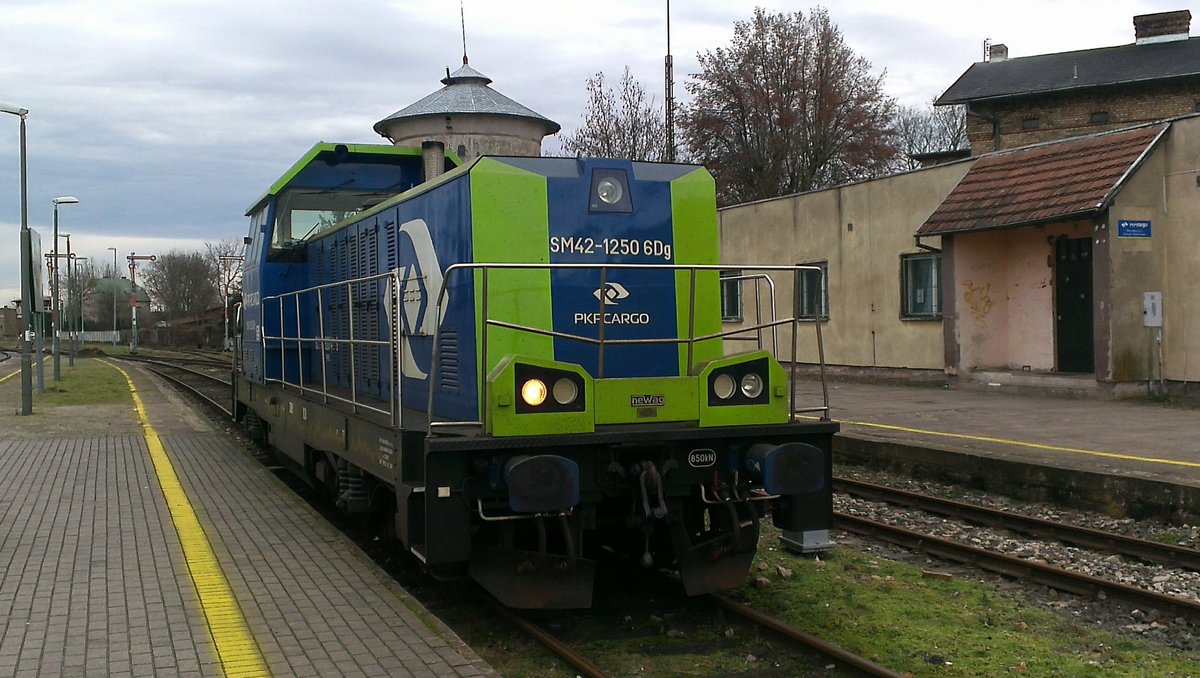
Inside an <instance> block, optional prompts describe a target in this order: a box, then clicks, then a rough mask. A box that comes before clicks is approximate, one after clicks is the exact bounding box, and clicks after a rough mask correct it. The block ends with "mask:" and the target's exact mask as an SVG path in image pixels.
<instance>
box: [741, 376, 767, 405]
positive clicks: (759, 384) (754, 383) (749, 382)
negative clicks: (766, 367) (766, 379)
mask: <svg viewBox="0 0 1200 678" xmlns="http://www.w3.org/2000/svg"><path fill="white" fill-rule="evenodd" d="M762 390H763V380H762V377H760V376H758V375H757V374H755V373H753V372H751V373H749V374H747V375H745V376H744V377H742V395H744V396H746V397H747V398H750V399H751V400H753V399H755V398H757V397H758V396H759V395H761V394H762Z"/></svg>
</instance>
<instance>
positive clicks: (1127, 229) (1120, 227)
mask: <svg viewBox="0 0 1200 678" xmlns="http://www.w3.org/2000/svg"><path fill="white" fill-rule="evenodd" d="M1117 237H1118V238H1149V237H1150V222H1149V221H1131V220H1129V219H1120V220H1118V221H1117Z"/></svg>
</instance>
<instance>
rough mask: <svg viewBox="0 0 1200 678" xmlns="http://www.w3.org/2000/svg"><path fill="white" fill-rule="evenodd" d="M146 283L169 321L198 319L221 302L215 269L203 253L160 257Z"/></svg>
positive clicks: (152, 264)
mask: <svg viewBox="0 0 1200 678" xmlns="http://www.w3.org/2000/svg"><path fill="white" fill-rule="evenodd" d="M143 280H144V282H145V285H146V289H147V290H149V292H150V294H151V296H153V297H154V299H155V300H156V301H157V302H158V304H159V305H160V306H161V307H162V310H163V317H164V318H165V319H167V320H175V319H178V318H185V317H188V316H198V315H200V314H201V313H203V312H204V311H205V310H207V309H208V308H209V307H210V306H212V305H213V303H214V302H215V301H216V300H217V290H216V287H215V286H214V285H213V272H212V267H211V266H210V265H209V262H208V259H207V258H206V257H205V255H203V254H201V253H200V252H187V253H185V252H180V251H179V250H171V251H170V252H169V253H167V254H160V255H158V258H157V259H156V260H155V261H154V262H153V263H151V264H150V265H149V266H148V267H147V268H146V272H145V274H144V278H143Z"/></svg>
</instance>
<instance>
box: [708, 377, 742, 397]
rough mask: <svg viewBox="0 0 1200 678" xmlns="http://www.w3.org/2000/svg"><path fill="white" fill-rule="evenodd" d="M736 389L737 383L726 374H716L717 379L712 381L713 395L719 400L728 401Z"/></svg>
mask: <svg viewBox="0 0 1200 678" xmlns="http://www.w3.org/2000/svg"><path fill="white" fill-rule="evenodd" d="M736 388H737V382H735V381H734V380H733V377H731V376H729V375H728V374H718V375H717V378H716V379H714V380H713V394H715V395H716V396H717V397H718V398H720V399H721V400H728V399H729V397H730V396H732V395H733V391H734V389H736Z"/></svg>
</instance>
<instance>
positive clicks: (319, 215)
mask: <svg viewBox="0 0 1200 678" xmlns="http://www.w3.org/2000/svg"><path fill="white" fill-rule="evenodd" d="M394 194H395V193H394V192H390V191H355V190H345V189H343V190H327V189H321V190H316V189H307V190H306V189H292V190H289V191H285V192H284V193H282V194H280V196H279V198H278V200H277V202H276V207H275V230H274V233H273V234H272V236H271V254H270V256H269V259H270V260H271V261H303V260H304V248H303V247H302V245H303V244H304V243H306V242H308V241H309V240H311V239H313V238H315V237H317V236H319V235H321V234H322V233H325V232H327V231H328V230H329V229H331V228H333V227H334V226H336V225H337V224H338V223H340V222H342V221H343V220H345V219H348V218H349V217H352V216H354V215H355V214H358V213H359V212H362V211H363V210H366V209H369V208H371V207H374V206H375V205H377V204H379V203H380V202H383V201H384V200H386V199H388V198H390V197H392V196H393V195H394Z"/></svg>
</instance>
